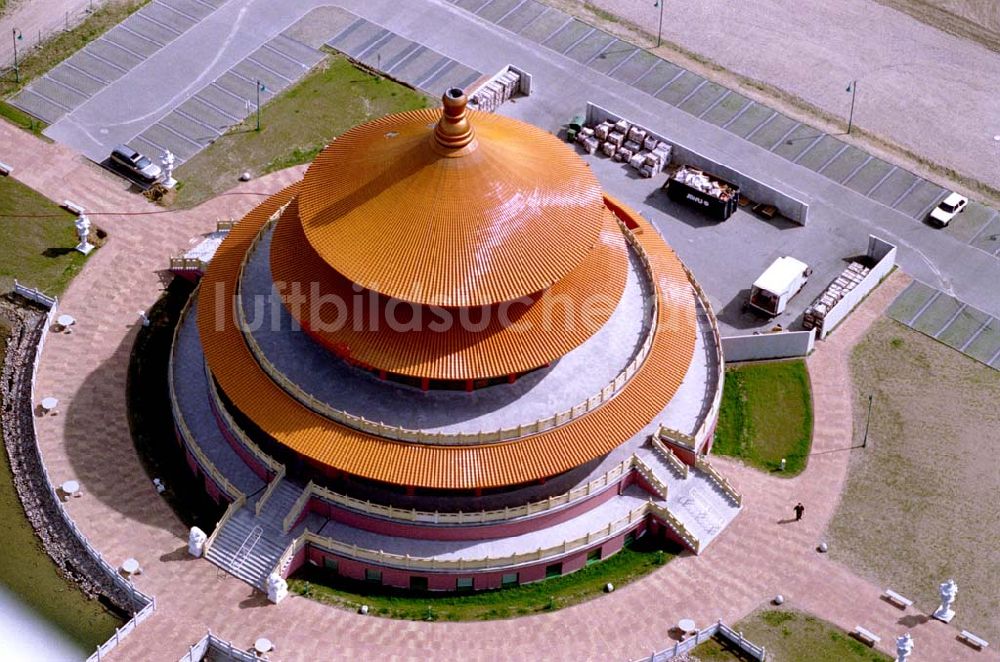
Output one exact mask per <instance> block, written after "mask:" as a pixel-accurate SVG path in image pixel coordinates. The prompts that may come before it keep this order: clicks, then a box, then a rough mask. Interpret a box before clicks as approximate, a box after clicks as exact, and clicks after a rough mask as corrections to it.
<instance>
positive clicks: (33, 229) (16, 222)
mask: <svg viewBox="0 0 1000 662" xmlns="http://www.w3.org/2000/svg"><path fill="white" fill-rule="evenodd" d="M74 218H75V216H73V215H72V214H70V213H69V212H67V211H64V210H63V209H60V208H59V207H58V206H57V205H56V204H55V203H54V202H52V201H51V200H49V199H48V198H46V197H44V196H42V195H41V194H40V193H37V192H36V191H34V190H32V189H30V188H28V187H27V186H25V185H24V184H21V183H20V182H18V181H15V180H14V179H13V178H11V177H0V236H2V237H3V240H2V241H0V292H6V291H7V290H9V289H10V288H11V287H12V286H13V284H14V279H15V278H17V279H18V280H19V281H20V282H21V283H22V284H24V285H27V286H29V287H37V288H38V289H40V290H42V291H43V292H45V293H47V294H55V295H58V294H61V293H62V291H63V290H64V289H66V286H67V285H68V284H69V281H70V280H71V279H72V278H73V276H75V275H76V274H78V273H79V272H80V269H81V268H83V263H84V260H86V258H85V257H84V256H83V255H81V254H80V253H77V252H76V251H75V250H73V247H74V246H76V244H77V237H76V230H75V229H74V228H73V220H74ZM92 232H93V230H92Z"/></svg>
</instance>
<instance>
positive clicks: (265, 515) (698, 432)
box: [170, 89, 740, 593]
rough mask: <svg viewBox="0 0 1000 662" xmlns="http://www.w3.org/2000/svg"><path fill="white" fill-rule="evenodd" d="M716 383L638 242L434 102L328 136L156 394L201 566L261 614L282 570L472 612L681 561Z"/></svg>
mask: <svg viewBox="0 0 1000 662" xmlns="http://www.w3.org/2000/svg"><path fill="white" fill-rule="evenodd" d="M721 367H722V366H721V353H720V350H719V341H718V331H717V329H716V326H715V320H714V317H713V315H712V311H711V310H710V308H709V306H708V304H707V302H706V300H705V298H704V297H703V296H702V295H701V292H700V290H699V288H698V286H697V284H696V283H695V281H694V279H693V277H692V276H691V274H690V273H689V272H688V271H687V270H686V269H685V267H684V265H683V264H682V263H681V262H680V260H679V259H678V258H677V256H676V255H675V254H674V252H673V251H672V250H670V248H669V247H668V246H667V245H666V244H665V242H664V241H663V239H662V238H661V237H660V236H659V235H658V233H657V232H656V230H655V229H654V228H653V227H652V226H651V225H650V224H648V223H647V222H646V221H645V220H644V219H642V218H641V217H639V216H638V215H637V214H636V213H634V212H633V211H631V210H630V209H628V208H626V207H625V206H623V205H621V204H619V203H617V202H615V201H614V200H612V199H610V198H609V197H608V196H606V195H605V194H604V193H603V192H602V190H601V187H600V185H599V183H598V181H597V179H596V178H595V177H594V175H593V174H592V173H591V171H590V168H589V167H588V166H587V164H586V163H585V162H584V161H583V160H582V159H581V158H580V157H579V156H578V155H577V154H575V153H574V152H573V150H572V148H571V147H569V146H567V145H566V144H565V143H562V142H561V141H559V140H558V139H557V138H556V137H554V136H552V135H550V134H548V133H545V132H543V131H541V130H540V129H537V128H535V127H533V126H530V125H527V124H524V123H522V122H518V121H516V120H513V119H509V118H506V117H503V116H499V115H493V114H488V113H481V112H477V111H472V110H468V109H466V98H465V95H464V94H463V92H462V91H461V90H456V89H452V90H449V91H448V92H447V93H446V94H445V95H444V99H443V110H418V111H411V112H405V113H400V114H396V115H390V116H387V117H383V118H381V119H379V120H376V121H373V122H370V123H368V124H365V125H362V126H358V127H356V128H354V129H352V130H350V131H348V132H347V133H345V134H344V135H343V136H341V137H340V138H338V139H337V140H335V141H334V142H333V143H331V144H330V146H329V147H327V148H326V150H324V151H323V152H322V153H321V154H320V155H319V156H318V157H317V158H316V160H315V162H314V163H313V164H312V165H311V166H310V167H309V169H308V171H307V172H306V174H305V177H304V178H303V179H302V181H301V182H299V183H298V184H296V185H294V186H291V187H289V188H287V189H285V190H284V191H281V192H280V193H278V194H276V195H274V196H272V197H271V198H270V199H268V200H267V201H265V202H264V203H263V204H261V205H260V206H259V207H257V208H256V209H254V210H253V211H252V212H250V213H249V214H248V215H247V216H246V217H244V218H243V219H242V220H240V221H239V222H238V223H237V224H236V225H235V226H234V227H233V228H232V229H231V230H230V231H229V233H228V235H227V236H226V237H225V239H224V240H223V241H222V243H221V244H220V245H219V247H218V249H217V250H216V252H215V254H214V257H213V258H212V260H211V263H210V265H209V266H208V268H207V269H206V270H205V272H204V274H203V276H202V278H201V281H200V285H199V288H198V290H197V291H196V293H195V295H193V296H192V299H191V302H190V304H189V306H188V308H187V309H186V310H185V314H184V315H183V317H182V319H181V321H180V323H179V325H178V328H177V332H176V338H175V343H174V349H173V355H172V360H171V375H170V378H171V398H172V401H173V408H174V415H175V422H176V427H177V432H178V438H179V439H180V441H181V443H182V445H183V446H184V448H185V449H186V452H187V457H188V461H189V464H190V465H191V467H192V469H193V470H194V471H195V472H196V473H198V474H199V475H201V476H203V477H204V481H205V485H206V488H207V489H208V490H209V492H210V493H211V494H212V495H213V496H214V497H215V498H217V499H226V500H227V501H230V502H231V506H230V508H229V509H228V510H227V512H226V515H225V516H224V517H223V519H222V520H221V521H220V523H219V526H218V527H217V529H216V531H215V532H214V533H213V534H212V536H211V537H210V538H209V539H208V541H207V550H206V555H207V557H208V559H209V560H211V561H213V562H215V563H217V564H218V565H220V566H221V567H223V568H225V569H226V570H228V571H229V572H231V573H232V574H235V575H237V576H239V577H241V578H243V579H244V580H246V581H248V582H250V583H251V584H254V585H256V586H261V587H263V586H264V585H265V583H266V582H267V580H268V578H269V577H272V576H273V575H277V576H278V577H284V576H287V575H288V574H289V573H290V572H293V571H294V570H295V569H296V568H297V567H299V566H300V565H302V564H303V563H306V562H308V563H314V564H317V565H321V566H324V567H326V568H327V569H329V570H330V571H331V572H336V573H339V574H341V575H343V576H345V577H350V578H354V579H363V580H368V581H372V582H379V583H384V584H387V585H393V586H401V587H410V588H414V589H430V590H463V589H465V590H472V589H475V590H478V589H485V588H495V587H500V586H506V585H513V584H517V583H524V582H529V581H535V580H539V579H543V578H545V577H549V576H553V575H558V574H564V573H567V572H571V571H573V570H576V569H578V568H580V567H582V566H583V565H585V564H586V563H588V562H592V561H595V560H598V559H601V558H604V557H606V556H608V555H610V554H612V553H614V552H615V551H617V550H618V549H620V548H621V546H622V545H623V544H624V543H627V542H628V541H629V539H631V538H634V537H636V536H639V535H644V534H646V533H652V534H655V535H664V536H668V537H671V538H673V539H675V540H677V541H679V542H681V543H682V544H684V545H686V546H687V547H689V548H690V549H692V550H693V551H695V552H698V551H700V550H702V549H703V548H704V547H705V545H707V544H708V543H709V542H710V541H711V540H712V539H713V538H714V537H715V536H716V535H717V534H718V533H719V531H721V529H722V528H723V527H724V526H725V525H726V524H727V523H728V522H729V521H730V519H731V518H732V517H733V516H734V515H735V513H736V512H737V511H738V509H739V501H740V497H739V495H737V494H736V493H735V492H733V490H732V489H731V488H730V487H729V485H728V484H727V483H726V481H725V480H724V479H722V478H721V476H719V475H718V473H717V472H716V471H715V470H714V469H712V468H711V466H710V465H709V464H708V463H707V462H706V461H705V459H704V455H705V454H706V453H708V451H709V450H710V446H711V438H712V432H713V429H714V424H715V419H716V416H717V413H718V403H719V397H720V394H721V390H722V372H721ZM271 584H272V588H273V587H274V585H277V584H280V581H279V580H278V579H277V578H273V579H272V580H271ZM272 593H273V591H272Z"/></svg>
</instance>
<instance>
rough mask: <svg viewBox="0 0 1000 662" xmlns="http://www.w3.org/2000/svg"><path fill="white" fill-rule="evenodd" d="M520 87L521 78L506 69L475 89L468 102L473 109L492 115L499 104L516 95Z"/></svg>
mask: <svg viewBox="0 0 1000 662" xmlns="http://www.w3.org/2000/svg"><path fill="white" fill-rule="evenodd" d="M520 87H521V76H520V75H519V74H518V73H517V72H515V71H513V70H511V69H509V68H508V69H507V70H506V71H502V72H500V73H499V74H497V75H496V76H494V77H493V78H491V79H490V80H488V81H487V82H486V83H485V84H483V85H482V86H481V87H480V88H479V89H477V90H476V91H475V92H474V93H473V94H472V96H471V97H470V99H469V101H470V103H471V104H472V106H473V107H474V108H476V109H478V110H484V111H486V112H488V113H492V112H494V111H495V110H496V109H497V108H499V107H500V104H502V103H503V102H504V101H506V100H507V99H509V98H511V97H512V96H514V95H515V94H517V92H518V90H520Z"/></svg>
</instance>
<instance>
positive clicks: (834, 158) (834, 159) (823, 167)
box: [816, 143, 848, 175]
mask: <svg viewBox="0 0 1000 662" xmlns="http://www.w3.org/2000/svg"><path fill="white" fill-rule="evenodd" d="M847 147H848V145H847V143H844V144H843V145H842V146H841V148H840V149H838V150H837V153H836V154H834V155H833V156H831V157H830V158H828V159H827V160H826V162H825V163H824V164H823V165H822V167H820V169H819V170H817V171H816V172H818V173H819V174H821V175H822V174H823V171H824V170H826V169H827V166H829V165H830V164H831V163H833V162H834V161H836V160H837V157H838V156H840V155H841V154H843V153H844V152H845V151H847Z"/></svg>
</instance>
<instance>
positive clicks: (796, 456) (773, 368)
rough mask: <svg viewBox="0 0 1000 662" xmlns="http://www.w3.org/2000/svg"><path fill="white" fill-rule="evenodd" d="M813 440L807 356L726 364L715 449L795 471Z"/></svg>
mask: <svg viewBox="0 0 1000 662" xmlns="http://www.w3.org/2000/svg"><path fill="white" fill-rule="evenodd" d="M811 446H812V397H811V394H810V391H809V373H808V371H807V370H806V364H805V361H802V360H801V359H800V360H795V361H775V362H769V363H752V364H745V365H740V366H736V367H731V368H729V369H727V370H726V384H725V388H724V389H723V392H722V406H721V409H720V411H719V423H718V426H717V427H716V430H715V442H714V444H713V445H712V451H713V452H714V453H716V454H718V455H731V456H734V457H738V458H740V459H742V460H743V461H744V462H746V463H747V464H749V465H751V466H753V467H756V468H758V469H761V470H764V471H778V469H779V467H780V464H781V458H785V459H786V460H787V465H786V467H785V471H784V472H782V475H784V476H787V477H791V476H795V475H797V474H799V473H801V472H802V470H804V469H805V468H806V462H807V461H808V459H809V449H810V447H811Z"/></svg>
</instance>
